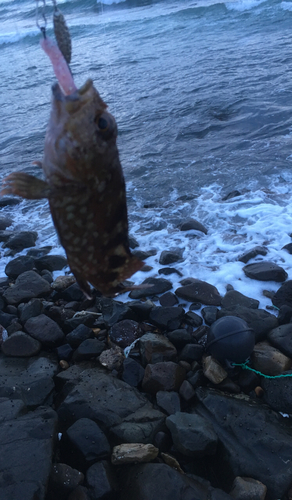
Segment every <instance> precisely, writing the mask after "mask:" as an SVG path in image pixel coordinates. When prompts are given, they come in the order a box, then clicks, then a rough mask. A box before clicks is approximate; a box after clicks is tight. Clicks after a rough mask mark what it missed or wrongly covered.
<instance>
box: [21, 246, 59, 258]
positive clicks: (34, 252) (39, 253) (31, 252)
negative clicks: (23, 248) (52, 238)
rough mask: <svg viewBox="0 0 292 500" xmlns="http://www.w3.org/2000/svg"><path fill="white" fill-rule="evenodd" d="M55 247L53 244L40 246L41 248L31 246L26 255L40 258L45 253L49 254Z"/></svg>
mask: <svg viewBox="0 0 292 500" xmlns="http://www.w3.org/2000/svg"><path fill="white" fill-rule="evenodd" d="M52 248H53V247H51V246H45V247H39V248H30V250H28V251H27V252H26V255H28V256H30V257H34V258H35V259H37V258H39V257H43V256H44V255H47V254H48V253H49V252H50V251H51V250H52Z"/></svg>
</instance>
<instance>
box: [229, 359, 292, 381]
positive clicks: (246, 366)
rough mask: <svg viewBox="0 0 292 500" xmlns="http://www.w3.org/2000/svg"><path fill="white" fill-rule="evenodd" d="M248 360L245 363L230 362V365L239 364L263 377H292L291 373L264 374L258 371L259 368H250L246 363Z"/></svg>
mask: <svg viewBox="0 0 292 500" xmlns="http://www.w3.org/2000/svg"><path fill="white" fill-rule="evenodd" d="M247 363H248V361H246V362H245V363H232V366H240V368H242V369H243V370H249V371H251V372H254V373H256V374H257V375H260V376H261V377H264V378H284V377H292V373H283V374H281V375H265V374H264V373H262V372H260V371H259V370H255V369H254V368H251V367H250V366H248V365H247Z"/></svg>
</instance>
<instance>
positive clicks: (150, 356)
mask: <svg viewBox="0 0 292 500" xmlns="http://www.w3.org/2000/svg"><path fill="white" fill-rule="evenodd" d="M176 354H177V351H176V348H175V347H174V345H173V344H172V343H171V342H169V340H168V339H167V338H166V337H164V336H163V335H157V334H155V333H146V334H145V335H143V337H141V338H140V355H141V359H142V363H143V365H146V364H147V363H160V362H161V361H171V360H173V359H174V358H175V357H176Z"/></svg>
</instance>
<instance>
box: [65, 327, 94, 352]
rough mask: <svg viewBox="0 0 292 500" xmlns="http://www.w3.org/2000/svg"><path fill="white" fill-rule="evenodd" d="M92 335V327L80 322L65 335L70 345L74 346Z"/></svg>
mask: <svg viewBox="0 0 292 500" xmlns="http://www.w3.org/2000/svg"><path fill="white" fill-rule="evenodd" d="M93 336H94V335H93V331H92V328H88V326H85V325H83V324H81V325H79V326H77V328H75V329H74V330H72V332H70V333H68V334H67V335H66V340H67V342H69V344H70V345H71V346H72V347H74V348H76V347H78V346H79V345H80V344H81V343H82V342H84V340H87V339H91V338H93Z"/></svg>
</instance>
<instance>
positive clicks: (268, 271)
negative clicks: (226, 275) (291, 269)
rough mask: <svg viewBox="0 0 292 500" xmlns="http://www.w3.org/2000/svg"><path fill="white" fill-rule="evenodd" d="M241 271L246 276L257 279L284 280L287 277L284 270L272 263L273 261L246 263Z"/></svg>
mask: <svg viewBox="0 0 292 500" xmlns="http://www.w3.org/2000/svg"><path fill="white" fill-rule="evenodd" d="M243 271H244V273H245V275H246V276H247V277H248V278H251V279H254V280H259V281H277V282H281V281H285V280H286V279H287V278H288V274H287V273H286V271H285V270H284V269H283V268H282V267H280V266H278V264H274V262H267V261H263V262H255V263H254V264H247V265H246V266H244V268H243Z"/></svg>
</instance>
